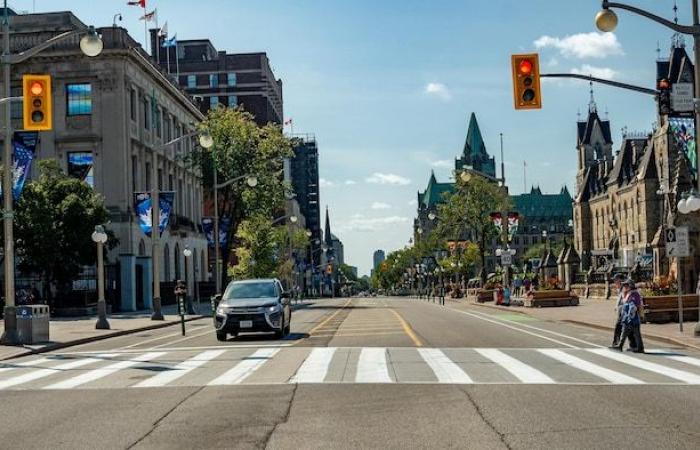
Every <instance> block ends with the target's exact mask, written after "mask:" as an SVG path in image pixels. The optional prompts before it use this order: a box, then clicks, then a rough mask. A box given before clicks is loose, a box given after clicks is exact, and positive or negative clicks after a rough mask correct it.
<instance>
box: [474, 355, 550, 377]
mask: <svg viewBox="0 0 700 450" xmlns="http://www.w3.org/2000/svg"><path fill="white" fill-rule="evenodd" d="M474 350H476V351H477V352H478V353H479V354H481V355H482V356H484V357H486V358H488V359H490V360H491V361H493V362H495V363H496V364H498V365H499V366H501V367H503V368H504V369H506V370H507V371H508V372H510V373H511V374H513V375H514V376H515V377H516V378H517V379H519V380H520V381H522V382H523V383H534V384H549V383H554V380H553V379H551V378H549V377H548V376H547V375H545V374H544V373H542V372H540V371H539V370H537V369H535V368H534V367H531V366H528V365H527V364H525V363H524V362H522V361H520V360H517V359H515V358H513V357H512V356H509V355H506V354H505V353H503V352H502V351H500V350H496V349H494V348H476V349H474Z"/></svg>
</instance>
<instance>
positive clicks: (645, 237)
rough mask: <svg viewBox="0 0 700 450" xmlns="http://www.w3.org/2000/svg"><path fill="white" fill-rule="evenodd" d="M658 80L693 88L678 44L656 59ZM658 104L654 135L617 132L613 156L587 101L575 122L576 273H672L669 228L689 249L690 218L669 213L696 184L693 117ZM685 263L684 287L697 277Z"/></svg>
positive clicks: (603, 126)
mask: <svg viewBox="0 0 700 450" xmlns="http://www.w3.org/2000/svg"><path fill="white" fill-rule="evenodd" d="M661 80H665V81H666V82H668V83H670V84H671V85H672V84H674V83H679V82H690V83H692V82H693V64H692V62H691V61H690V58H689V57H688V54H687V53H686V51H685V48H684V46H683V44H682V42H679V40H678V39H676V40H675V42H674V45H673V47H672V49H671V56H670V58H669V59H668V60H659V61H657V81H661ZM662 101H663V100H662ZM661 106H663V105H660V108H659V112H660V113H659V117H658V122H657V124H658V125H657V127H656V129H655V130H654V132H653V133H652V134H650V135H630V134H627V133H625V134H623V138H622V143H621V144H620V147H619V150H617V152H616V154H615V156H614V157H613V156H612V154H611V152H610V150H609V149H611V148H612V140H611V138H610V123H609V122H608V121H603V120H600V118H599V117H598V114H597V111H596V107H595V103H594V102H591V105H590V108H589V113H588V118H587V120H586V121H585V122H579V123H578V141H577V151H578V156H579V170H578V173H577V180H576V198H575V203H574V234H575V248H576V250H577V251H578V252H579V254H580V255H581V266H582V268H583V269H584V270H588V269H589V268H593V269H594V270H599V271H605V270H609V269H611V266H615V267H617V270H622V269H624V268H627V269H629V268H633V267H637V268H646V269H647V271H648V272H649V273H650V272H651V271H652V269H653V273H654V274H655V275H664V274H668V273H669V271H670V272H673V273H674V274H675V272H676V270H677V267H676V261H675V258H668V257H667V256H666V252H665V244H664V233H663V231H664V229H665V227H669V226H679V225H688V226H689V228H690V236H691V241H692V242H693V243H695V246H694V247H695V248H697V239H698V231H699V230H698V228H699V224H700V221H699V220H698V217H697V214H695V215H692V214H691V215H682V214H679V213H678V211H677V207H676V205H677V203H678V200H680V198H681V196H682V195H683V194H684V193H686V192H689V191H690V190H691V189H692V187H693V185H694V183H696V181H695V180H696V178H695V177H696V174H697V156H696V153H695V151H696V150H695V142H694V132H695V130H694V128H695V127H694V123H693V119H692V116H691V117H684V116H683V114H682V113H676V112H674V111H672V110H671V108H668V109H666V108H662V107H661ZM696 254H697V252H696ZM692 262H693V264H686V266H687V267H686V268H685V269H684V272H685V273H684V276H683V278H684V279H685V280H686V283H684V284H685V285H686V289H688V288H690V287H691V286H692V285H693V284H694V283H695V280H696V279H697V273H696V271H695V267H697V266H698V265H699V264H698V262H699V261H698V257H697V256H696V257H695V258H694V261H692Z"/></svg>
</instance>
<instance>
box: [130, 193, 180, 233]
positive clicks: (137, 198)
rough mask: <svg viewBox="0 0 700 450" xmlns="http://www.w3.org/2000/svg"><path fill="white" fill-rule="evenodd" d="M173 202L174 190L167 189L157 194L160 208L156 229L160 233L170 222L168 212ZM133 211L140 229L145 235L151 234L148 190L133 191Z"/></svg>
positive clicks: (150, 210)
mask: <svg viewBox="0 0 700 450" xmlns="http://www.w3.org/2000/svg"><path fill="white" fill-rule="evenodd" d="M173 204H175V192H171V191H168V192H161V193H159V194H158V206H159V209H160V217H159V221H158V230H159V231H160V234H161V235H162V234H163V232H164V231H165V230H166V229H167V228H168V223H170V214H171V213H172V210H173ZM134 211H136V217H138V222H139V227H140V228H141V231H143V232H144V234H146V236H151V231H152V228H153V219H152V218H153V207H152V204H151V193H150V192H136V193H134Z"/></svg>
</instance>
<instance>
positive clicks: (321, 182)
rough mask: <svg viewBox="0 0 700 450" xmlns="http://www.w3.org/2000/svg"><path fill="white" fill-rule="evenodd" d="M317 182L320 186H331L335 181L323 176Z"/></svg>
mask: <svg viewBox="0 0 700 450" xmlns="http://www.w3.org/2000/svg"><path fill="white" fill-rule="evenodd" d="M318 184H319V186H320V187H333V186H335V183H333V182H332V181H330V180H326V179H325V178H319V179H318Z"/></svg>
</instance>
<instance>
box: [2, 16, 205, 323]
mask: <svg viewBox="0 0 700 450" xmlns="http://www.w3.org/2000/svg"><path fill="white" fill-rule="evenodd" d="M11 26H12V29H13V33H14V34H13V36H12V40H11V43H10V44H11V47H12V52H13V53H16V52H19V51H22V50H24V49H27V48H29V47H31V46H33V45H36V44H38V43H40V42H42V41H44V40H46V39H48V38H50V37H51V36H54V35H56V34H59V33H61V32H63V31H69V30H74V29H85V28H87V27H86V25H85V24H83V23H82V22H81V21H80V20H79V19H78V18H76V17H75V16H74V15H73V14H72V13H69V12H60V13H47V14H27V15H18V16H13V17H11ZM98 32H99V33H100V34H101V35H102V38H103V41H104V50H103V52H102V54H101V55H100V56H98V57H96V58H88V57H86V56H84V55H83V54H82V53H81V52H80V49H79V38H78V37H75V38H73V39H68V40H66V41H62V42H61V43H59V44H57V45H55V46H53V47H52V48H50V49H48V50H45V51H43V52H41V53H40V54H39V55H37V56H35V57H33V58H31V59H30V60H28V61H27V62H25V63H22V64H21V65H19V66H15V67H13V77H12V88H13V91H14V92H19V91H20V86H21V74H23V73H47V74H50V75H52V85H53V105H54V108H53V114H54V127H53V130H51V131H47V132H41V133H40V134H39V145H38V147H37V159H56V160H57V161H59V162H60V164H61V166H62V167H63V168H64V169H65V170H66V171H67V172H68V173H70V172H71V167H70V165H69V160H70V161H73V159H72V156H71V155H75V154H80V155H81V156H84V157H86V158H87V161H88V162H89V161H91V165H92V167H91V168H90V169H89V171H86V172H85V173H87V177H86V180H87V181H88V182H89V183H91V184H92V185H93V186H94V188H95V189H96V190H97V191H98V192H100V193H101V194H102V195H104V197H105V203H106V205H107V208H108V210H109V212H110V219H111V223H110V224H108V227H109V228H110V229H111V230H113V231H114V232H115V234H116V236H117V237H118V238H119V245H118V247H117V248H115V249H114V250H112V251H110V252H109V254H108V260H109V263H110V264H115V263H117V262H119V263H120V267H121V274H120V280H119V281H120V284H121V304H120V305H114V306H115V307H119V308H121V309H122V310H126V311H129V310H135V309H143V308H149V307H150V306H151V286H150V285H151V284H152V282H151V279H150V264H151V262H150V255H151V243H150V239H149V238H148V237H146V236H145V235H144V234H143V232H142V231H141V230H140V228H139V226H138V224H137V218H136V217H135V215H134V212H133V204H134V192H139V191H148V190H150V188H151V184H152V183H154V182H156V180H152V175H151V172H152V169H151V168H152V167H153V166H152V164H156V165H157V167H158V180H157V182H158V184H159V186H160V188H161V190H163V191H175V192H176V203H175V210H174V216H172V217H171V226H170V227H169V230H167V231H166V232H165V233H164V235H163V237H162V239H161V250H160V251H161V252H163V254H162V256H161V258H162V264H161V274H160V275H161V280H163V281H171V280H175V279H177V278H184V264H185V259H184V256H183V254H182V250H184V248H185V246H189V247H190V248H191V249H192V250H193V252H194V254H195V255H196V257H194V258H193V260H194V263H193V262H192V261H191V262H190V266H189V267H190V268H192V267H194V269H195V270H194V272H195V273H196V277H197V279H199V280H204V279H206V278H207V277H208V268H207V267H206V263H205V261H206V259H207V245H206V239H205V238H204V236H203V234H202V233H201V232H200V230H199V228H198V226H197V225H196V224H199V223H200V219H201V205H202V180H201V175H200V174H199V173H198V171H196V170H194V169H192V168H189V167H187V166H185V165H184V163H183V162H182V161H181V160H180V159H177V156H178V155H181V154H183V153H186V152H188V151H189V150H191V149H192V145H194V143H193V142H192V141H187V142H183V143H182V144H181V145H178V146H175V147H171V148H167V149H165V150H163V149H162V148H161V149H159V147H160V146H161V145H162V144H163V143H165V142H167V141H169V140H171V139H174V138H176V137H179V136H181V135H184V134H186V133H188V132H190V131H192V130H193V129H194V126H195V124H196V123H197V122H198V121H200V120H201V119H202V117H203V116H202V114H201V113H200V112H199V110H198V109H197V106H196V105H195V104H194V103H192V101H191V100H190V98H189V97H188V96H187V95H186V94H185V93H184V92H183V91H182V90H180V89H179V88H178V87H177V86H176V85H175V84H173V83H171V82H170V80H169V79H168V78H167V76H166V75H164V74H163V73H162V71H161V70H160V69H159V68H158V67H157V66H156V65H155V64H154V63H153V62H152V61H151V59H150V57H149V56H148V55H147V54H146V53H145V52H144V51H143V50H142V49H141V48H140V47H139V44H138V43H137V42H136V41H134V40H133V39H132V38H131V36H129V34H128V33H127V31H126V30H125V29H123V28H119V27H108V28H101V29H98ZM75 86H80V88H79V89H77V91H76V88H75ZM75 92H78V95H79V98H78V99H77V100H76V98H75V97H71V98H68V97H70V96H71V95H75ZM13 124H14V126H15V129H21V127H22V122H21V108H19V107H18V108H13ZM84 161H85V160H84ZM32 175H34V176H36V165H35V166H34V171H33V174H32ZM191 273H192V272H191V270H190V276H192V275H191ZM115 281H116V280H115ZM137 286H138V287H139V289H138V291H137Z"/></svg>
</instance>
